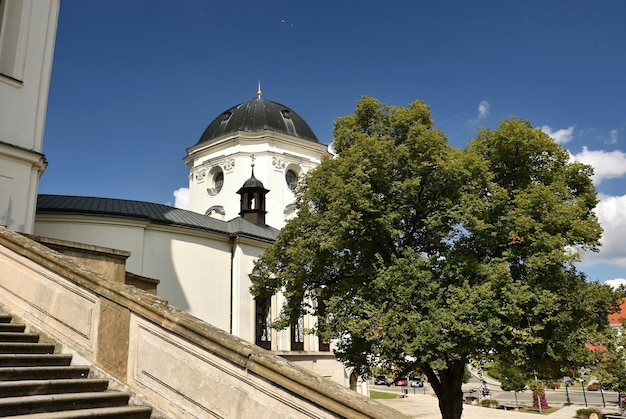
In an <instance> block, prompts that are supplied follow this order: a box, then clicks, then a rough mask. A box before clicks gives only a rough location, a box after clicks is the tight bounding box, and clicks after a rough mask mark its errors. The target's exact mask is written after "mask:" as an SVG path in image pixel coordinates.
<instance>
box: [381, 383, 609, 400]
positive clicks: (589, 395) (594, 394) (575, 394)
mask: <svg viewBox="0 0 626 419" xmlns="http://www.w3.org/2000/svg"><path fill="white" fill-rule="evenodd" d="M480 385H481V384H480V381H479V380H478V379H476V378H472V379H470V381H469V382H468V383H467V384H464V385H463V394H464V396H471V395H473V396H476V397H478V389H479V388H480ZM488 387H489V390H490V392H491V398H492V399H496V400H498V402H500V403H501V404H503V403H506V404H515V393H514V392H511V391H502V389H501V388H500V387H499V386H493V385H490V386H488ZM370 389H372V390H381V391H391V392H394V393H398V394H402V391H403V390H406V391H407V392H408V394H433V391H432V388H431V387H430V385H429V384H428V383H424V387H423V388H414V387H396V386H394V385H393V384H392V385H391V386H389V387H387V386H385V385H378V386H377V385H373V384H371V385H370ZM603 396H604V401H603ZM546 399H547V401H548V404H549V405H550V404H552V405H554V406H563V405H564V404H566V403H567V392H566V391H565V389H559V390H546ZM585 399H586V402H585ZM517 401H518V403H519V404H523V405H526V406H528V405H531V404H532V393H531V392H530V391H529V390H526V391H523V392H520V393H517ZM569 403H570V404H576V405H580V406H584V405H587V406H593V407H603V406H606V407H614V406H617V393H616V392H612V391H604V392H600V391H585V392H584V393H583V391H582V387H581V386H576V387H574V388H569Z"/></svg>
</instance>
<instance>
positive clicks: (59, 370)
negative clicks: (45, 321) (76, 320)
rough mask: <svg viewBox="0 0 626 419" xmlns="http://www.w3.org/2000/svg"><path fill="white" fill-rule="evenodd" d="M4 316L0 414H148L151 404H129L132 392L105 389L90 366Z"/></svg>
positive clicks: (142, 417) (45, 418)
mask: <svg viewBox="0 0 626 419" xmlns="http://www.w3.org/2000/svg"><path fill="white" fill-rule="evenodd" d="M11 321H12V318H11V316H6V315H0V417H1V418H22V419H26V418H29V419H80V418H124V419H148V418H150V417H151V414H152V413H151V412H152V409H151V408H149V407H145V406H129V405H128V400H129V398H130V395H129V394H127V393H123V392H119V391H107V389H108V385H109V382H108V380H104V379H93V378H88V376H89V371H90V368H89V367H88V366H72V365H71V361H72V356H71V355H69V354H55V353H54V350H55V347H54V345H52V344H44V343H38V342H39V335H37V334H34V333H24V331H25V330H26V328H25V326H24V325H19V324H13V323H11Z"/></svg>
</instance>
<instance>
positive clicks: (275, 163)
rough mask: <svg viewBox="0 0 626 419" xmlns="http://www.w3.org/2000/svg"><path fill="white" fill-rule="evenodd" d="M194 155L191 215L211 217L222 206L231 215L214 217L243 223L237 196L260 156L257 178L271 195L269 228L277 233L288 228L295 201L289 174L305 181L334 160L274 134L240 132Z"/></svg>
mask: <svg viewBox="0 0 626 419" xmlns="http://www.w3.org/2000/svg"><path fill="white" fill-rule="evenodd" d="M188 153H189V154H188V156H187V158H186V159H185V160H186V162H187V165H188V166H189V167H190V169H191V173H190V177H189V190H190V194H189V197H190V199H189V202H190V210H192V211H195V212H197V213H200V214H205V213H206V211H207V209H209V208H211V207H214V206H216V205H219V206H222V207H223V208H224V211H225V215H223V216H222V215H220V214H217V213H213V214H211V216H214V217H216V218H219V219H224V220H231V219H233V218H235V217H237V216H238V214H239V211H240V201H239V195H237V190H239V188H241V186H242V185H243V184H244V182H245V181H246V180H248V179H249V178H250V176H251V174H252V168H251V163H252V156H254V174H255V177H256V178H257V179H258V180H260V181H261V182H262V183H263V186H264V187H265V188H266V189H269V190H270V192H269V193H268V195H267V199H266V210H267V216H266V223H267V224H268V225H270V226H272V227H275V228H281V227H282V226H283V225H284V224H285V218H286V216H287V214H286V213H285V209H286V207H287V206H288V205H289V204H292V203H293V202H294V199H295V196H294V194H293V192H292V191H291V190H290V189H289V187H288V186H287V183H286V180H285V174H286V172H287V170H290V169H291V170H294V171H295V172H296V173H297V174H298V175H300V176H301V175H303V174H304V173H306V172H308V171H309V170H311V169H312V168H314V167H315V166H317V165H318V164H319V163H320V162H321V160H322V159H323V158H324V157H326V156H329V154H328V152H327V149H326V146H325V145H323V144H318V143H313V142H310V141H303V140H300V139H294V138H292V137H289V136H286V135H283V134H279V133H275V132H270V131H262V132H254V133H248V132H246V133H244V132H238V133H236V134H235V135H232V136H226V137H224V138H222V139H218V140H216V141H212V142H211V143H210V145H206V144H201V145H196V146H194V147H191V148H190V149H189V150H188ZM220 171H221V172H222V173H223V180H224V181H223V187H222V189H221V191H219V193H217V192H216V189H215V182H214V180H215V179H214V176H215V175H216V174H217V173H218V172H220ZM207 190H208V192H207Z"/></svg>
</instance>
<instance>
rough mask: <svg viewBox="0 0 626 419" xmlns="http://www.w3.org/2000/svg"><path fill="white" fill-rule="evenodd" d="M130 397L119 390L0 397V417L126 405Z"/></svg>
mask: <svg viewBox="0 0 626 419" xmlns="http://www.w3.org/2000/svg"><path fill="white" fill-rule="evenodd" d="M129 398H130V395H129V394H128V393H122V392H118V391H111V392H98V393H71V394H52V395H50V394H47V395H41V396H40V395H38V396H24V397H6V398H4V399H0V417H6V416H14V415H30V414H33V413H47V412H60V411H71V410H80V409H98V408H102V407H119V406H126V405H127V404H128V399H129ZM126 407H128V406H126ZM62 417H68V416H67V415H66V416H62Z"/></svg>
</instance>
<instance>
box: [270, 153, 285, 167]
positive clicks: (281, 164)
mask: <svg viewBox="0 0 626 419" xmlns="http://www.w3.org/2000/svg"><path fill="white" fill-rule="evenodd" d="M272 166H274V167H275V168H277V169H279V170H282V169H284V168H285V167H287V162H286V161H285V160H283V159H279V158H278V157H276V156H274V157H272Z"/></svg>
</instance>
